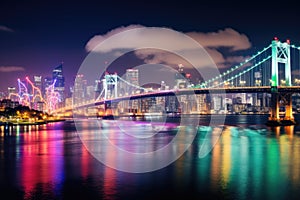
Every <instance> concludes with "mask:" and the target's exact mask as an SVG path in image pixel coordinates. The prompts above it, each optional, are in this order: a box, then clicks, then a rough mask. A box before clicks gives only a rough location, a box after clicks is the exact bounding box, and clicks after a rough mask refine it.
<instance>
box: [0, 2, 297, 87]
mask: <svg viewBox="0 0 300 200" xmlns="http://www.w3.org/2000/svg"><path fill="white" fill-rule="evenodd" d="M258 5H259V6H258ZM1 7H2V8H3V12H1V14H0V16H1V17H0V18H1V20H0V43H1V47H2V48H1V49H0V71H1V75H0V76H1V79H0V81H1V82H0V91H3V92H7V90H8V87H13V86H16V85H17V79H18V78H23V77H26V76H30V75H31V74H34V75H39V76H42V77H47V76H50V75H51V71H52V69H53V68H54V67H55V66H58V65H59V64H60V63H61V62H63V63H64V70H65V77H66V86H67V87H69V86H71V83H72V82H73V81H74V79H75V77H76V73H77V70H78V69H79V67H80V65H81V64H82V62H83V61H84V59H85V57H86V56H87V55H88V53H90V52H91V48H92V47H93V45H94V42H95V41H96V42H97V38H99V37H100V38H101V37H103V38H107V37H109V36H110V35H112V34H114V33H117V32H120V31H123V30H127V29H130V28H134V27H167V28H170V29H173V30H176V31H179V32H182V33H185V34H187V35H188V36H190V37H192V38H194V39H195V40H196V41H198V42H199V43H200V44H201V45H202V46H204V47H205V48H206V50H207V51H208V53H209V54H210V56H212V58H213V59H214V61H215V62H216V63H217V65H218V67H219V68H220V69H223V68H228V67H231V66H232V65H234V63H238V62H240V61H242V60H243V59H244V58H245V57H247V56H250V55H251V54H252V53H254V52H256V50H259V49H261V48H262V47H264V46H266V45H268V44H269V43H270V41H271V40H272V39H273V37H274V36H277V37H278V38H279V39H280V40H286V39H291V41H292V42H293V43H295V44H296V45H299V43H300V37H299V35H300V34H299V28H297V26H296V24H297V23H296V22H297V19H298V18H299V15H298V14H297V12H296V6H293V4H292V3H290V2H286V9H284V8H281V5H279V4H275V3H274V4H270V5H261V4H257V2H252V3H251V4H248V5H246V6H245V5H242V4H241V3H240V4H239V3H238V2H222V1H220V2H218V1H215V2H210V3H209V2H206V3H201V2H198V3H194V2H193V3H192V2H176V3H175V2H173V3H171V2H170V3H169V2H164V3H161V2H159V4H158V2H155V1H151V2H143V3H142V2H135V1H133V2H130V3H125V2H115V3H112V2H110V3H108V2H106V3H101V4H100V3H99V2H95V1H90V2H86V3H85V4H80V3H75V2H72V4H71V3H68V2H55V1H51V2H50V1H49V2H47V1H45V2H43V4H41V3H39V2H36V1H29V2H26V3H24V2H13V1H9V2H6V1H3V2H1ZM278 13H280V15H279V14H278ZM143 63H147V61H146V59H145V57H143V54H140V56H136V55H130V58H128V57H127V59H126V60H125V61H122V62H116V63H114V66H112V67H111V68H112V72H113V71H114V70H116V71H120V72H121V74H122V73H124V69H126V68H131V67H133V66H136V65H139V64H143ZM168 64H170V66H172V63H168ZM99 67H100V66H99Z"/></svg>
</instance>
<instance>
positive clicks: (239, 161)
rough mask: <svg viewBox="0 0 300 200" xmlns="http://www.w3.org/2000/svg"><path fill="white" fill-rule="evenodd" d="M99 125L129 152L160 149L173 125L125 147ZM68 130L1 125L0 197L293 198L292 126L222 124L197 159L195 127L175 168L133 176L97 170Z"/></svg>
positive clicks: (298, 143) (298, 167)
mask: <svg viewBox="0 0 300 200" xmlns="http://www.w3.org/2000/svg"><path fill="white" fill-rule="evenodd" d="M238 120H239V119H236V121H238ZM255 120H258V119H255ZM120 123H123V125H124V126H123V127H122V129H126V128H128V130H131V131H132V130H133V129H134V130H137V129H139V128H146V129H147V128H149V127H148V125H147V124H146V125H145V123H144V122H143V123H144V127H141V126H136V125H137V124H140V123H141V122H128V123H127V122H124V121H122V122H120ZM129 124H131V125H130V126H129ZM104 126H106V127H104V129H105V130H107V131H108V132H109V137H110V139H111V142H113V143H114V144H115V145H119V146H120V147H121V148H124V149H126V150H130V151H135V152H144V151H152V150H155V149H158V148H161V147H162V145H166V144H168V143H169V142H170V141H171V140H172V138H173V137H174V130H175V129H176V130H177V129H178V127H177V125H176V123H170V124H168V125H166V126H165V127H164V128H165V129H163V130H161V131H162V132H163V134H156V135H155V136H156V137H153V136H152V137H142V138H140V140H137V141H140V143H139V142H137V141H135V142H131V141H130V140H129V141H128V138H130V137H132V136H128V135H127V136H126V135H124V132H122V131H120V128H118V129H117V128H116V127H113V126H112V125H111V122H110V121H107V122H105V123H104ZM74 127H75V126H74V124H73V123H72V122H64V123H62V122H60V123H55V124H47V125H41V126H23V127H20V126H14V127H5V126H1V127H0V191H1V193H2V194H6V195H9V196H10V197H11V199H32V198H37V199H71V198H76V199H124V198H126V199H153V198H157V199H162V198H164V197H168V196H169V197H170V196H172V197H173V196H175V197H186V196H187V195H189V194H193V195H194V196H195V197H197V198H226V199H227V198H229V199H235V198H237V199H246V198H247V199H258V198H259V199H260V198H266V199H271V198H272V199H273V198H276V199H278V198H287V197H288V198H293V197H297V196H299V195H300V189H299V188H300V187H299V186H300V127H299V126H286V127H275V128H270V127H265V126H263V125H254V124H253V123H251V122H249V125H247V124H246V125H245V123H244V120H243V123H241V124H237V125H232V124H228V125H226V126H224V131H223V134H222V136H221V137H220V138H219V139H218V140H217V142H216V144H215V145H214V143H213V142H212V141H213V140H214V139H210V142H212V145H214V148H213V150H212V151H211V152H210V153H209V154H208V155H207V156H205V157H204V158H199V151H200V149H201V147H202V145H203V143H204V142H207V141H206V140H209V137H208V138H207V137H205V136H206V134H208V133H209V130H211V129H209V127H206V126H205V125H203V126H202V125H201V126H199V127H201V128H202V129H201V130H200V131H199V132H198V134H197V136H196V137H195V139H194V142H193V143H192V145H191V146H190V147H189V148H188V150H187V151H186V152H185V153H184V154H183V156H181V157H180V158H179V159H178V160H176V162H174V163H172V164H171V165H169V166H167V167H165V168H163V169H160V170H158V171H154V172H150V173H141V174H139V173H137V174H134V173H133V174H132V173H125V172H120V171H117V170H115V169H112V168H109V167H106V166H105V165H103V164H102V163H101V162H99V161H98V160H97V159H95V158H94V157H93V156H92V154H91V152H89V151H88V150H87V149H86V148H85V146H84V145H83V144H82V142H81V140H80V138H79V137H78V134H77V132H76V130H75V128H74ZM82 127H83V130H84V131H85V132H86V134H85V135H82V136H83V137H86V138H85V139H86V140H88V139H91V134H90V133H91V132H93V131H94V130H95V127H90V123H89V121H87V120H86V121H85V120H83V121H82ZM161 128H163V127H161ZM181 128H185V127H181ZM136 133H137V132H135V134H136ZM93 137H94V136H93ZM211 137H214V135H213V134H211ZM98 139H100V138H98ZM123 139H124V140H123ZM145 140H147V143H145ZM100 141H101V140H100ZM185 142H186V138H185V137H183V136H181V137H179V140H178V143H177V145H178V146H179V149H180V148H183V147H182V146H181V145H182V144H183V143H185ZM97 144H98V145H99V143H97ZM100 145H101V143H100ZM106 147H107V148H106ZM95 148H96V147H95ZM110 148H111V147H110V146H103V147H102V148H101V150H102V151H103V152H102V153H103V156H105V159H107V160H109V162H110V163H121V164H122V163H124V165H125V164H126V165H128V164H129V165H130V164H133V163H128V162H132V160H128V159H127V158H126V157H125V158H124V157H121V156H120V155H119V154H118V153H117V152H115V151H112V149H110ZM181 150H184V149H181ZM135 164H145V163H135Z"/></svg>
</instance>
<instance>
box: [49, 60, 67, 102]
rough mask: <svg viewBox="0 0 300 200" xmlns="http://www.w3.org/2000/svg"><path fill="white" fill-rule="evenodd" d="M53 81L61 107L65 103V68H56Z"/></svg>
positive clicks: (60, 66)
mask: <svg viewBox="0 0 300 200" xmlns="http://www.w3.org/2000/svg"><path fill="white" fill-rule="evenodd" d="M52 79H53V81H54V82H55V83H54V91H56V92H58V93H59V97H60V98H59V102H60V104H61V106H63V103H64V101H65V95H64V93H65V77H64V76H63V66H62V64H60V65H59V66H57V67H55V68H54V69H53V72H52Z"/></svg>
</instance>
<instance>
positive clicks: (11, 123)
mask: <svg viewBox="0 0 300 200" xmlns="http://www.w3.org/2000/svg"><path fill="white" fill-rule="evenodd" d="M61 121H66V120H65V119H51V120H38V121H34V122H32V121H16V120H7V121H0V126H26V125H41V124H47V123H52V122H61Z"/></svg>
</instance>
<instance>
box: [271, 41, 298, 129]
mask: <svg viewBox="0 0 300 200" xmlns="http://www.w3.org/2000/svg"><path fill="white" fill-rule="evenodd" d="M279 63H283V64H284V72H285V73H284V74H285V80H284V81H282V82H280V83H279V81H278V78H279V70H278V68H279ZM271 73H272V77H271V78H272V79H271V111H270V117H269V121H268V124H271V125H290V124H295V121H294V116H293V110H292V94H290V93H285V94H281V93H279V92H278V87H279V86H280V85H284V86H291V85H292V84H291V60H290V41H289V40H287V41H286V42H284V43H282V42H280V41H278V39H277V38H275V39H274V40H273V41H272V71H271ZM280 102H283V103H284V106H285V117H284V118H283V119H282V118H280V116H279V108H280Z"/></svg>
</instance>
